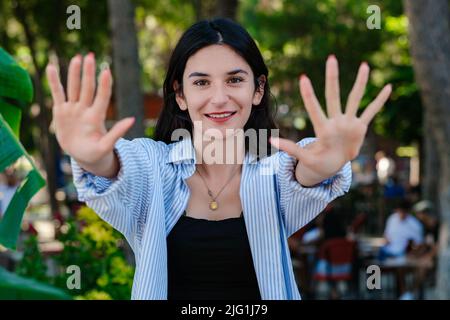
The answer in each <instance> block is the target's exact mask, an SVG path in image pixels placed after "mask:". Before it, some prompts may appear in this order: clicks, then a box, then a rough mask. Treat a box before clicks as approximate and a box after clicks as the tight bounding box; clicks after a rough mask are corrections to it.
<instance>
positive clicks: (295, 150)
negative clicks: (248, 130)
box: [269, 137, 303, 160]
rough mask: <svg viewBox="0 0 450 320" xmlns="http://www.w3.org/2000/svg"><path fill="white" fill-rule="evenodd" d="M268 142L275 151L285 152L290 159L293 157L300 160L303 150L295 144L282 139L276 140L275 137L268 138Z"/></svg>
mask: <svg viewBox="0 0 450 320" xmlns="http://www.w3.org/2000/svg"><path fill="white" fill-rule="evenodd" d="M269 142H270V143H271V144H272V145H273V146H274V147H275V148H277V149H279V150H281V151H284V152H286V153H287V154H289V155H290V156H291V157H294V158H296V159H299V160H300V158H302V155H303V150H302V148H301V147H300V146H299V145H297V144H296V143H295V142H293V141H291V140H288V139H283V138H277V137H270V139H269Z"/></svg>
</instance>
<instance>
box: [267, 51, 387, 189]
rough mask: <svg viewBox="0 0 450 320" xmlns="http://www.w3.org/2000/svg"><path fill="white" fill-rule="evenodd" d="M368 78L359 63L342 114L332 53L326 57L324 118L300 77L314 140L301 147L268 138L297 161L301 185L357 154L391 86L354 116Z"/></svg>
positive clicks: (310, 89)
mask: <svg viewBox="0 0 450 320" xmlns="http://www.w3.org/2000/svg"><path fill="white" fill-rule="evenodd" d="M368 77H369V66H368V65H367V63H365V62H363V63H362V64H361V66H360V68H359V71H358V75H357V77H356V81H355V83H354V85H353V88H352V91H351V92H350V95H349V97H348V101H347V105H346V107H345V112H344V113H343V112H342V110H341V100H340V94H339V71H338V62H337V60H336V58H335V57H334V56H333V55H331V56H329V57H328V60H327V64H326V84H325V98H326V104H327V114H328V117H327V116H326V115H325V114H324V112H323V111H322V108H321V106H320V104H319V102H318V100H317V97H316V95H315V94H314V89H313V87H312V85H311V82H310V81H309V79H308V78H307V77H306V76H305V75H302V76H301V77H300V80H299V85H300V93H301V96H302V98H303V101H304V103H305V107H306V111H307V112H308V114H309V116H310V118H311V122H312V125H313V128H314V132H315V134H316V138H317V140H316V141H314V142H313V143H311V144H309V145H307V146H306V147H304V148H302V147H300V146H299V145H297V144H296V143H295V142H293V141H290V140H288V139H283V138H271V139H270V142H271V143H272V144H273V145H274V146H275V147H277V148H278V149H280V150H282V151H285V152H287V153H288V154H289V155H291V156H293V157H295V158H296V159H297V160H298V165H297V168H296V172H295V174H296V178H297V180H298V182H299V183H301V184H302V185H304V186H313V185H315V184H317V183H320V182H321V181H323V180H325V179H327V178H329V177H331V176H333V175H334V174H336V173H337V172H338V171H339V169H341V168H342V166H343V165H344V164H345V163H346V162H348V161H350V160H353V159H354V158H356V156H357V155H358V154H359V151H360V149H361V146H362V143H363V141H364V136H365V134H366V132H367V127H368V125H369V123H370V121H371V120H372V119H373V117H374V116H375V115H376V114H377V113H378V111H379V110H380V109H381V107H382V106H383V105H384V103H385V102H386V101H387V99H388V98H389V95H390V94H391V91H392V87H391V85H390V84H388V85H386V86H385V87H384V88H383V89H382V90H381V92H380V93H379V94H378V96H377V97H376V98H375V100H373V101H372V102H371V103H370V104H369V105H368V106H367V108H366V109H365V110H364V112H363V113H362V115H361V116H360V117H358V116H357V114H356V113H357V110H358V107H359V104H360V102H361V99H362V97H363V95H364V90H365V88H366V84H367V80H368Z"/></svg>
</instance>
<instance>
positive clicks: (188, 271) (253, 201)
mask: <svg viewBox="0 0 450 320" xmlns="http://www.w3.org/2000/svg"><path fill="white" fill-rule="evenodd" d="M81 69H83V72H82V73H83V74H82V77H81V76H80V74H81ZM368 74H369V67H368V66H367V64H366V63H363V64H362V65H361V67H360V69H359V72H358V75H357V79H356V82H355V85H354V87H353V89H352V91H351V93H350V96H349V99H348V102H347V106H346V108H345V113H343V112H342V111H341V105H340V97H339V83H338V64H337V60H336V58H335V57H334V56H330V57H329V58H328V60H327V63H326V102H327V114H328V117H327V116H326V115H325V114H324V112H323V111H322V109H321V107H320V105H319V103H318V101H317V99H316V97H315V94H314V92H313V88H312V86H311V83H310V81H309V80H308V78H307V77H306V76H302V77H301V78H300V80H299V86H300V91H301V95H302V97H303V100H304V103H305V106H306V109H307V111H308V113H309V115H310V117H311V120H312V123H313V125H314V130H315V133H316V139H312V138H309V139H305V140H302V141H300V142H298V143H294V142H292V141H289V140H286V139H282V138H277V137H273V138H269V139H268V138H264V137H261V135H257V137H256V142H255V139H253V142H252V143H247V140H246V139H244V138H243V137H242V134H239V133H242V131H244V132H247V131H250V130H253V131H255V130H256V132H264V130H266V131H265V132H266V133H267V132H269V133H268V136H269V137H270V134H271V132H272V131H271V130H272V129H276V127H275V125H274V122H273V119H272V117H271V113H270V105H269V96H270V91H269V83H268V81H267V79H268V70H267V68H266V66H265V64H264V61H263V58H262V56H261V54H260V52H259V50H258V48H257V46H256V44H255V42H254V40H253V39H252V38H251V36H250V35H249V34H248V33H247V32H246V31H245V30H244V29H243V28H242V27H241V26H239V25H238V24H236V23H234V22H232V21H230V20H226V19H215V20H212V21H201V22H198V23H196V24H194V25H193V26H192V27H190V28H189V29H188V30H187V31H186V32H185V33H184V34H183V36H182V37H181V39H180V40H179V42H178V44H177V46H176V47H175V49H174V52H173V54H172V57H171V60H170V63H169V68H168V71H167V76H166V79H165V82H164V106H163V110H162V113H161V116H160V118H159V121H158V124H157V128H156V137H155V139H154V140H152V139H147V138H141V139H135V140H133V141H127V140H125V139H122V138H121V137H122V136H123V135H124V134H125V132H126V131H127V130H128V129H129V128H130V127H131V126H132V125H133V121H134V119H133V118H127V119H123V120H121V121H119V122H118V123H116V124H115V126H114V127H113V128H111V130H110V131H108V132H107V130H106V129H105V124H104V120H105V114H106V109H107V106H108V104H109V100H110V96H111V83H112V77H111V73H110V70H104V71H102V73H101V74H100V77H99V85H98V90H97V93H96V94H95V96H94V91H95V61H94V56H93V54H89V55H87V56H86V57H85V58H84V60H83V59H82V57H81V56H76V57H74V58H73V59H72V60H71V63H70V66H69V73H68V83H67V95H66V93H65V92H64V90H63V87H62V85H61V83H60V80H59V77H58V73H57V68H56V67H55V66H52V65H49V67H48V69H47V75H48V79H49V83H50V87H51V90H52V96H53V100H54V107H53V116H54V124H55V130H56V137H57V139H58V141H59V144H60V145H61V147H62V149H63V150H64V151H65V152H67V153H68V154H69V155H70V156H71V157H72V160H73V161H72V167H73V173H74V181H75V184H76V187H77V190H78V194H79V199H80V200H81V201H85V202H86V203H87V204H88V205H89V206H90V207H92V208H93V209H94V210H95V211H96V212H97V213H98V214H99V215H100V216H101V217H102V218H103V219H104V220H105V221H107V222H108V223H110V224H111V225H112V226H113V227H115V228H116V229H117V230H119V231H120V232H122V233H123V234H124V235H125V237H126V238H127V240H128V242H129V243H130V245H131V247H132V248H133V251H134V254H135V257H136V273H135V277H134V285H133V292H132V298H133V299H300V294H299V291H298V288H297V285H296V282H295V278H294V274H293V271H292V264H291V260H290V255H289V249H288V245H287V238H288V237H289V236H290V235H291V234H293V233H294V232H295V231H297V230H298V229H299V228H301V227H302V226H304V225H305V224H307V223H308V222H309V221H310V220H312V219H313V218H314V217H315V216H316V215H317V214H319V213H320V212H321V210H322V209H323V208H324V207H325V206H326V205H327V204H328V203H329V202H330V201H331V200H333V199H334V198H336V197H338V196H341V195H342V194H344V193H345V192H346V191H348V189H349V186H350V181H351V169H350V162H349V161H350V160H352V159H353V158H355V157H356V156H357V155H358V153H359V150H360V147H361V145H362V142H363V139H364V136H365V133H366V130H367V126H368V124H369V122H370V121H371V119H372V118H373V117H374V115H375V114H376V113H377V112H378V111H379V109H380V108H381V107H382V105H383V104H384V103H385V101H386V100H387V99H388V96H389V94H390V91H391V88H390V86H386V87H385V88H384V89H383V90H382V91H381V92H380V94H379V95H378V97H377V98H376V99H375V100H374V101H373V102H372V103H371V104H370V105H369V106H368V107H367V108H366V110H365V111H364V113H363V114H362V115H361V116H360V117H357V116H356V112H357V109H358V106H359V103H360V101H361V98H362V96H363V93H364V89H365V86H366V83H367V79H368ZM124 76H125V75H124ZM81 78H82V79H81ZM180 130H184V131H183V132H185V133H186V132H187V133H188V134H187V135H186V134H182V135H183V138H184V139H183V140H181V141H174V139H173V137H174V136H177V137H179V136H180V135H179V134H178V133H177V134H175V135H174V133H175V132H179V131H180ZM259 130H261V131H259ZM268 140H270V143H271V144H272V145H274V146H275V147H276V148H278V149H280V150H281V151H280V152H276V153H274V154H271V153H268V154H262V155H261V153H260V152H258V151H257V152H255V149H254V148H253V149H252V145H255V143H256V145H259V146H264V145H265V144H268V143H269V141H268ZM228 142H235V143H229V144H228ZM260 142H261V143H260ZM230 146H231V147H230ZM256 150H259V148H257V149H256ZM224 159H226V161H224Z"/></svg>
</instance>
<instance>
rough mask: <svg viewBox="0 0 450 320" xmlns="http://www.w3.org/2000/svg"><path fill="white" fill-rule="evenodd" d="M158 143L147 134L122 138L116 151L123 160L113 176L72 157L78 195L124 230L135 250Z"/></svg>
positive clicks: (141, 227) (122, 231)
mask: <svg viewBox="0 0 450 320" xmlns="http://www.w3.org/2000/svg"><path fill="white" fill-rule="evenodd" d="M156 144H157V142H155V141H153V140H151V139H147V138H140V139H135V140H132V141H129V140H125V139H119V140H118V141H117V143H116V145H115V148H114V151H115V153H116V154H117V156H118V158H119V161H120V170H119V173H118V175H117V177H115V178H113V179H108V178H105V177H100V176H95V175H93V174H92V173H90V172H87V171H86V170H84V169H83V168H81V167H80V166H79V165H78V163H77V162H76V161H75V160H74V159H73V158H72V159H71V164H72V172H73V180H74V185H75V187H76V189H77V193H78V199H79V200H80V201H82V202H86V204H87V205H88V206H89V207H90V208H92V209H93V210H94V211H95V212H96V213H97V214H98V215H99V216H100V217H101V218H102V219H103V220H105V221H106V222H108V223H109V224H110V225H111V226H112V227H114V228H115V229H117V230H118V231H119V232H121V233H122V234H123V235H124V236H125V237H126V238H127V241H128V242H129V244H130V246H131V247H132V248H133V250H135V249H136V246H137V245H138V244H139V243H140V239H141V238H142V232H143V227H144V226H145V222H146V219H147V212H148V209H149V208H148V207H149V195H150V194H151V188H152V186H153V179H154V175H155V174H157V165H156V163H157V162H156V159H157V150H156V148H157V146H156Z"/></svg>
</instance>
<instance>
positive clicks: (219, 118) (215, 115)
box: [205, 111, 237, 123]
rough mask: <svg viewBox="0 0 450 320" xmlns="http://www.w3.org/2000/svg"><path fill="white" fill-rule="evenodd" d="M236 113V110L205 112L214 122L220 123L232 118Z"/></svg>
mask: <svg viewBox="0 0 450 320" xmlns="http://www.w3.org/2000/svg"><path fill="white" fill-rule="evenodd" d="M236 113H237V111H223V112H212V113H206V114H205V116H206V117H207V118H208V119H210V120H211V121H214V122H215V123H221V122H226V121H228V120H229V119H231V118H233V116H234V115H235V114H236Z"/></svg>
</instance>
